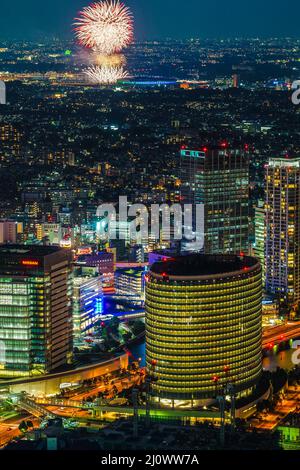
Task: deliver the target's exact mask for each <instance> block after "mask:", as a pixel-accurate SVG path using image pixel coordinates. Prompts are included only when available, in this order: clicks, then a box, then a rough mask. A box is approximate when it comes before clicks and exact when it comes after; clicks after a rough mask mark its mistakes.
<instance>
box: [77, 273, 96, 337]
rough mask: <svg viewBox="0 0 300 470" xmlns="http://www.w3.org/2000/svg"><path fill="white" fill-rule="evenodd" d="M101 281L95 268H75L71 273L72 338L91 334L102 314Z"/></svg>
mask: <svg viewBox="0 0 300 470" xmlns="http://www.w3.org/2000/svg"><path fill="white" fill-rule="evenodd" d="M102 300H103V298H102V279H101V275H100V274H99V272H98V269H97V267H87V266H75V268H74V273H73V328H74V337H75V338H80V337H81V336H82V335H83V334H87V333H91V332H93V331H94V329H95V325H96V323H97V322H98V320H99V319H100V316H101V314H102V313H103V312H102Z"/></svg>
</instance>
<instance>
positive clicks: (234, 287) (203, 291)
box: [147, 277, 261, 297]
mask: <svg viewBox="0 0 300 470" xmlns="http://www.w3.org/2000/svg"><path fill="white" fill-rule="evenodd" d="M255 288H257V289H260V288H261V277H259V278H253V282H249V279H248V282H247V283H245V284H242V285H240V284H237V283H236V282H234V283H231V284H225V283H221V284H206V285H198V286H193V287H190V286H186V285H174V284H168V285H166V284H162V283H157V284H155V283H153V282H148V284H147V291H149V292H152V293H155V292H160V293H165V294H166V295H168V294H172V293H173V294H176V295H182V294H185V293H187V294H188V295H189V296H192V295H193V294H195V295H196V297H197V295H201V296H203V297H205V295H207V296H210V295H219V294H220V293H223V292H228V291H230V292H232V293H234V294H236V293H239V292H248V291H251V290H254V289H255Z"/></svg>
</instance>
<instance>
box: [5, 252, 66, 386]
mask: <svg viewBox="0 0 300 470" xmlns="http://www.w3.org/2000/svg"><path fill="white" fill-rule="evenodd" d="M71 276H72V253H71V252H70V251H68V250H63V249H60V248H56V247H51V246H23V245H2V246H0V347H1V357H0V377H18V376H32V375H39V374H45V373H48V372H51V371H52V370H55V369H57V368H59V367H60V366H63V365H65V364H66V363H68V362H69V361H70V359H71V354H72V333H73V331H72V330H73V328H72V305H71V298H72V278H71Z"/></svg>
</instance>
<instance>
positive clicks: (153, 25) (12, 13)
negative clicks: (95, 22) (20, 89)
mask: <svg viewBox="0 0 300 470" xmlns="http://www.w3.org/2000/svg"><path fill="white" fill-rule="evenodd" d="M88 3H90V1H89V0H12V1H9V0H5V1H2V2H1V7H0V39H14V38H17V39H37V38H41V37H43V36H48V37H49V36H52V35H57V36H61V37H66V36H70V35H71V31H72V27H71V23H72V20H73V18H74V16H76V13H77V11H78V10H80V8H81V7H82V6H85V5H87V4H88ZM125 3H126V4H127V5H128V6H130V7H131V8H132V10H133V13H134V16H135V30H136V38H137V39H144V38H150V39H152V38H157V39H161V38H166V37H171V38H179V39H180V38H191V37H200V38H201V37H217V38H220V37H236V36H239V37H241V36H244V37H245V36H247V37H254V36H265V37H266V36H281V37H282V36H293V37H295V36H296V37H297V36H299V37H300V22H299V20H298V14H297V13H298V7H297V6H296V5H297V3H296V2H295V1H294V0H285V1H283V0H208V1H207V0H125Z"/></svg>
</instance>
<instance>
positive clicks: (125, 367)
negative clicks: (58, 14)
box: [0, 1, 300, 452]
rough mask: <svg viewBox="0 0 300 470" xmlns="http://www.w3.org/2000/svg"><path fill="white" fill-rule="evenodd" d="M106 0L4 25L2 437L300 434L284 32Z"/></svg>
mask: <svg viewBox="0 0 300 470" xmlns="http://www.w3.org/2000/svg"><path fill="white" fill-rule="evenodd" d="M103 4H104V5H103ZM107 5H108V7H109V8H110V10H108V14H112V13H113V14H118V15H119V14H123V15H124V19H125V20H126V21H127V26H128V28H129V33H128V35H127V36H126V35H125V36H124V37H123V36H121V34H120V35H119V36H118V38H117V39H118V41H117V42H116V45H115V46H114V44H113V43H109V44H108V43H107V40H103V37H102V35H100V34H99V31H98V30H97V34H98V35H96V34H95V37H92V39H93V40H94V43H92V42H91V38H90V36H89V35H84V34H83V33H82V29H80V28H82V24H83V25H85V23H84V21H85V16H84V15H86V14H87V13H85V12H83V13H82V15H83V16H82V17H80V18H81V19H79V20H78V19H77V21H81V22H83V23H80V22H79V23H76V24H79V25H80V27H79V28H78V29H79V31H80V34H81V35H79V37H80V39H81V43H80V42H78V41H76V40H75V38H69V39H62V38H58V37H56V36H53V37H49V38H44V39H43V40H42V39H41V40H39V41H33V40H31V41H29V40H23V41H21V40H18V41H13V40H11V39H10V40H7V39H3V40H0V181H1V184H0V196H1V197H0V448H1V450H3V451H19V450H27V451H28V450H29V451H37V450H58V451H59V450H74V451H75V450H90V451H99V452H104V451H111V452H117V451H120V450H124V451H144V450H150V451H151V450H152V451H157V450H161V451H170V452H175V451H176V452H177V451H188V452H193V451H202V450H219V449H226V450H241V449H242V450H266V449H267V450H300V366H299V364H300V359H299V352H300V351H299V350H298V348H299V347H300V340H299V339H300V120H299V115H300V114H299V113H300V107H299V106H297V105H296V104H295V102H294V100H293V92H295V89H296V88H297V87H295V82H296V81H297V80H299V79H300V39H297V38H278V37H275V38H263V37H257V38H248V39H247V38H235V39H233V38H231V39H226V38H224V39H203V38H201V39H197V38H194V39H182V40H179V39H177V40H175V39H160V40H150V39H149V40H147V41H146V40H143V41H142V40H140V41H138V40H134V38H133V35H132V34H131V33H132V31H131V28H133V21H132V20H131V16H130V14H129V12H128V11H127V10H122V9H121V10H120V11H118V10H114V9H112V8H111V5H110V4H109V2H100V4H99V5H98V7H97V6H96V4H95V6H94V7H93V9H92V10H91V11H88V13H89V14H93V15H94V14H95V11H94V10H95V9H96V8H99V9H100V8H101V9H103V8H104V7H105V8H108V7H107ZM118 5H119V3H118V1H117V2H115V4H113V6H114V8H115V9H117V7H118ZM122 8H123V7H122ZM124 8H125V7H124ZM100 13H103V12H102V11H101V12H100ZM105 14H107V12H105ZM82 18H83V19H82ZM121 26H122V25H121ZM84 33H85V31H84ZM88 33H89V34H90V31H88ZM104 39H105V38H104ZM122 40H123V42H122ZM87 44H88V45H89V47H91V49H89V50H88V49H86V48H85V46H86V45H87ZM91 44H92V46H93V47H94V49H93V47H92V46H91ZM108 46H109V47H108ZM123 49H125V50H124V51H123ZM123 54H124V55H123ZM113 72H114V73H113ZM1 85H2V87H1ZM298 86H299V83H298ZM124 198H125V199H126V213H125V216H124V213H122V207H123V206H122V204H123V202H122V201H124ZM196 207H197V211H198V212H197V211H195V210H194V209H196ZM155 211H156V212H155ZM199 214H201V217H200V218H201V220H199V217H198V216H199ZM189 216H190V217H189ZM191 234H192V237H191V236H190V235H191ZM297 340H298V341H297Z"/></svg>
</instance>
